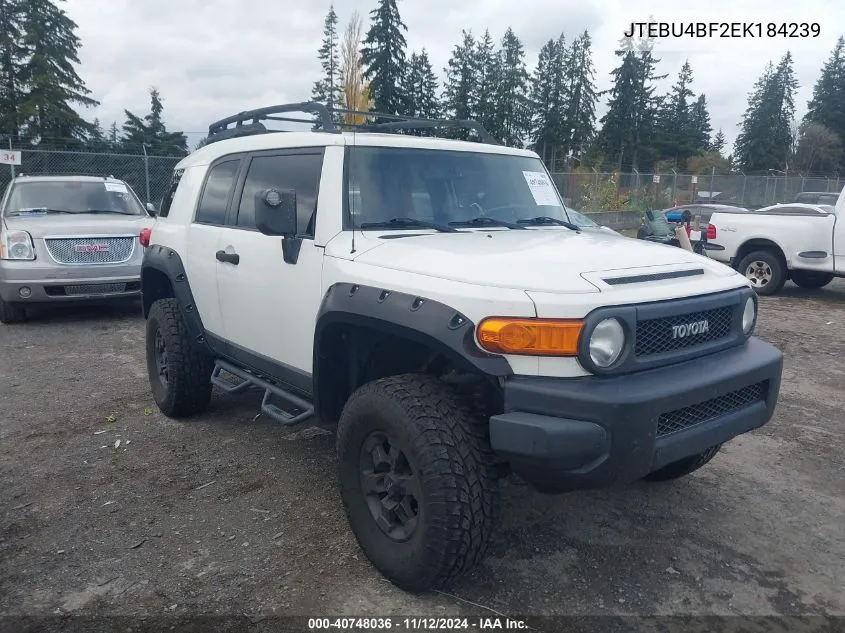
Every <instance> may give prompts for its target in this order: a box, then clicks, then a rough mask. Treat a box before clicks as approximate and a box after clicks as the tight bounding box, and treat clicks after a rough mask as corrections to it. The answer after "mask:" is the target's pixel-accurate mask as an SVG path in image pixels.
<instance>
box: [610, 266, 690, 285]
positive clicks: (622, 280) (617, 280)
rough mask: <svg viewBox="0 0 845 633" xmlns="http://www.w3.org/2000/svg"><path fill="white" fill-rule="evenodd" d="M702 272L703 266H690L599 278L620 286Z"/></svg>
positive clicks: (688, 275)
mask: <svg viewBox="0 0 845 633" xmlns="http://www.w3.org/2000/svg"><path fill="white" fill-rule="evenodd" d="M703 274H704V269H703V268H692V269H690V270H672V271H667V272H661V273H646V274H644V275H629V276H627V277H602V278H601V280H602V281H603V282H604V283H606V284H608V285H610V286H620V285H623V284H641V283H646V282H648V281H663V280H665V279H677V278H679V277H695V276H697V275H703Z"/></svg>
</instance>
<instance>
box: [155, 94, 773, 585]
mask: <svg viewBox="0 0 845 633" xmlns="http://www.w3.org/2000/svg"><path fill="white" fill-rule="evenodd" d="M290 112H306V113H310V114H312V115H316V117H318V123H317V124H316V128H317V129H318V131H313V130H312V131H305V132H286V133H265V132H269V130H267V129H266V127H265V126H264V124H263V123H262V121H266V120H286V121H290V120H301V119H292V118H290V117H280V116H278V115H279V114H286V113H290ZM379 116H380V117H381V118H382V119H388V121H387V122H381V123H371V124H369V125H364V126H358V127H357V128H354V129H350V130H347V131H342V130H341V129H340V128H341V127H342V126H338V125H337V124H335V123H334V122H333V119H332V117H331V115H330V112H329V111H328V110H327V109H326V108H325V107H324V106H321V105H319V104H315V103H304V104H292V105H287V106H274V107H271V108H264V109H261V110H253V111H249V112H242V113H240V114H238V115H235V116H232V117H229V118H228V119H224V120H222V121H219V122H218V123H215V124H213V125H212V126H211V128H210V130H209V132H210V134H209V140H210V141H211V142H210V143H209V144H208V145H206V146H205V147H203V148H202V149H200V150H198V151H196V152H194V153H193V154H192V155H190V156H188V157H186V158H185V159H183V160H182V161H181V162H180V163H179V164H178V165H177V167H176V169H175V172H174V176H173V181H172V185H171V187H170V190H169V193H168V194H167V195H166V196H165V199H164V201H163V203H162V205H161V211H160V213H159V217H158V218H157V220H156V222H155V225H154V226H153V228H152V230H151V231H144V233H143V235H142V236H141V238H142V242H144V243H145V244H148V248H147V250H146V253H145V258H144V263H143V267H142V294H143V306H144V314H145V316H146V318H147V329H146V332H147V342H146V354H147V364H148V368H149V375H150V383H151V387H152V392H153V395H154V398H155V400H156V402H157V404H158V406H159V407H160V408H161V410H162V411H163V412H164V413H165V414H166V415H168V416H172V417H183V416H190V415H192V414H196V413H198V412H200V411H202V410H203V409H204V408H205V407H206V406H207V405H208V403H209V399H210V394H211V390H212V385H216V386H218V387H219V388H221V389H223V390H225V391H238V390H241V389H246V388H248V387H250V386H252V387H258V388H260V389H261V390H262V391H264V394H265V395H264V400H263V403H262V410H263V411H264V412H265V413H266V414H267V415H269V416H271V417H273V418H275V419H277V420H279V421H280V422H281V423H282V424H297V423H300V422H303V421H305V420H307V419H308V418H310V417H312V416H316V418H317V419H319V420H320V421H321V422H323V423H327V424H337V440H336V443H337V454H338V464H339V481H340V490H341V496H342V499H343V503H344V506H345V509H346V513H347V516H348V519H349V522H350V525H351V528H352V530H353V532H354V533H355V536H356V537H357V539H358V542H359V544H360V545H361V547H362V549H363V551H364V552H365V553H366V555H367V556H368V557H369V558H370V560H371V561H372V562H373V563H374V565H375V566H376V567H377V568H378V569H379V570H380V571H381V572H382V573H383V574H384V575H385V576H386V577H388V578H389V579H390V580H392V581H393V582H394V583H396V584H397V585H399V586H401V587H404V588H407V589H411V590H425V589H427V588H431V587H438V586H442V585H444V584H445V583H447V582H449V581H450V580H452V579H453V578H455V577H457V576H458V575H460V574H461V573H463V572H466V571H467V570H469V569H470V568H472V567H473V565H475V564H476V563H477V562H478V561H479V560H480V559H481V557H482V556H483V554H484V551H485V549H486V547H487V543H488V541H489V539H490V535H491V532H492V530H493V529H494V526H495V525H496V522H497V512H498V510H497V508H498V487H499V483H498V480H499V478H500V477H503V476H505V475H506V474H507V473H508V472H515V473H517V474H518V475H520V476H521V477H522V478H523V479H525V480H527V481H529V482H531V483H532V484H534V485H535V486H536V487H537V488H539V489H540V490H543V491H548V492H559V491H565V490H574V489H579V488H592V487H602V486H609V485H613V484H621V483H626V482H631V481H634V480H637V479H641V478H647V479H650V480H667V479H674V478H677V477H681V476H683V475H686V474H687V473H690V472H692V471H694V470H696V469H698V468H700V467H701V466H703V465H704V464H705V463H707V462H708V461H710V460H711V459H712V458H713V456H714V455H715V454H716V452H717V451H718V450H719V447H720V446H721V445H722V444H723V443H724V442H727V441H728V440H730V439H732V438H734V437H736V436H737V435H739V434H742V433H745V432H747V431H750V430H752V429H754V428H757V427H759V426H761V425H763V424H765V423H766V422H767V421H768V420H769V419H770V418H771V416H772V414H773V411H774V408H775V403H776V400H777V396H778V391H779V387H780V380H781V368H782V356H781V353H780V352H779V351H778V350H777V349H775V348H774V347H772V346H771V345H769V344H767V343H765V342H763V341H761V340H759V339H758V338H756V337H755V336H753V335H752V332H753V330H754V327H755V322H756V310H757V299H756V295H755V293H754V291H753V290H752V289H751V287H750V285H749V282H748V280H746V279H745V278H744V277H743V276H742V275H740V274H738V273H737V272H736V271H734V270H732V269H731V268H729V267H727V266H724V265H722V264H720V263H717V262H713V261H710V260H708V259H707V258H705V257H701V256H699V255H695V254H693V253H690V252H688V251H685V250H683V249H680V248H674V247H670V246H663V245H658V244H650V243H647V242H644V241H642V240H634V239H628V238H625V237H622V236H619V235H615V234H613V233H610V232H604V231H581V230H579V228H578V227H577V226H575V225H574V224H570V222H569V220H568V219H567V216H566V211H565V209H564V207H563V206H562V204H561V200H560V196H559V195H558V192H557V190H556V189H555V187H554V185H553V184H552V181H551V179H550V177H549V174H548V172H547V171H546V169H545V167H544V165H543V163H542V162H541V160H540V159H539V157H538V156H537V155H536V154H535V153H533V152H530V151H527V150H521V149H513V148H508V147H503V146H501V145H498V144H496V143H495V141H493V140H492V139H491V138H490V137H489V135H487V134H486V132H485V131H484V130H483V128H480V126H478V125H477V124H475V123H474V122H470V121H421V120H417V119H413V120H403V119H401V118H400V117H387V116H383V115H379ZM308 122H309V123H314V121H313V120H309V121H308ZM233 124H234V126H233V127H229V126H231V125H233ZM450 126H451V127H458V128H465V129H466V130H474V131H475V132H477V133H478V134H479V135H480V136H481V138H482V141H484V142H470V141H457V140H446V139H440V138H425V137H422V136H416V135H410V134H390V133H385V132H395V131H399V130H404V131H410V130H412V129H423V130H426V131H431V130H432V129H433V128H438V127H450Z"/></svg>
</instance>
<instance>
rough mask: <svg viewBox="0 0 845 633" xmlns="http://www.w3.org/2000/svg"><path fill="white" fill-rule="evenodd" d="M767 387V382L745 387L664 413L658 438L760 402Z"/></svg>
mask: <svg viewBox="0 0 845 633" xmlns="http://www.w3.org/2000/svg"><path fill="white" fill-rule="evenodd" d="M765 386H766V383H765V382H758V383H757V384H756V385H749V386H748V387H743V388H742V389H739V390H737V391H733V392H731V393H726V394H725V395H723V396H719V397H718V398H713V399H712V400H707V401H705V402H699V403H698V404H693V405H690V406H688V407H684V408H683V409H677V410H676V411H670V412H669V413H664V414H662V415H661V416H660V417H659V418H658V419H657V437H663V436H665V435H671V434H672V433H677V432H678V431H683V430H684V429H688V428H689V427H691V426H695V425H696V424H701V423H702V422H707V421H708V420H712V419H714V418H718V417H719V416H723V415H727V414H728V413H733V412H734V411H738V410H739V409H742V408H743V407H747V406H748V405H750V404H754V403H755V402H760V401H762V400H763V399H764V397H765V393H766V390H765Z"/></svg>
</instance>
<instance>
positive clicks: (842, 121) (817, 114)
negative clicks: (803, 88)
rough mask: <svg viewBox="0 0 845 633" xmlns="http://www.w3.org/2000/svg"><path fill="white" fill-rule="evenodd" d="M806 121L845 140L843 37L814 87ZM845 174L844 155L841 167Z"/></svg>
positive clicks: (844, 59)
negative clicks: (817, 124)
mask: <svg viewBox="0 0 845 633" xmlns="http://www.w3.org/2000/svg"><path fill="white" fill-rule="evenodd" d="M804 120H805V121H809V122H813V123H819V124H821V125H823V126H824V127H825V128H827V129H828V130H830V131H831V132H833V133H834V134H836V135H837V137H838V138H839V139H842V140H843V141H845V37H842V36H840V37H839V39H838V40H837V41H836V46H835V47H834V49H833V52H832V53H831V55H830V58H829V59H828V60H827V62H825V65H824V67H823V68H822V71H821V75H820V76H819V78H818V80H817V81H816V84H815V86H813V97H812V99H810V102H809V103H808V104H807V115H806V117H805V119H804ZM838 168H839V171H840V173H841V172H845V154H844V155H843V157H842V159H841V161H840V163H839V165H838Z"/></svg>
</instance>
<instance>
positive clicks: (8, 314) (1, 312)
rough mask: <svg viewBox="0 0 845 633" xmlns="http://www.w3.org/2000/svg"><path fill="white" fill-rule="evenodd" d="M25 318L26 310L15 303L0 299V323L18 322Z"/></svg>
mask: <svg viewBox="0 0 845 633" xmlns="http://www.w3.org/2000/svg"><path fill="white" fill-rule="evenodd" d="M25 320H26V310H24V307H23V306H21V305H18V304H16V303H8V302H6V301H4V300H3V299H0V323H20V322H21V321H25Z"/></svg>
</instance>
